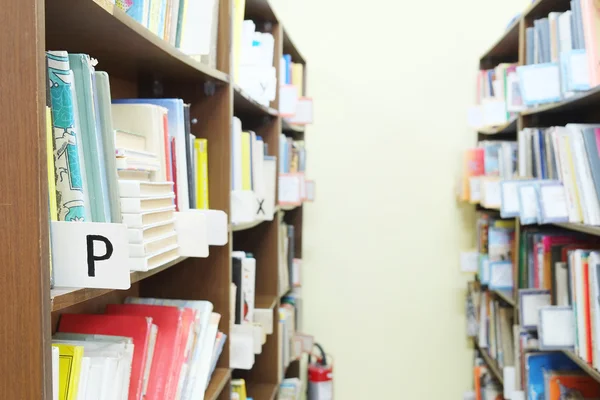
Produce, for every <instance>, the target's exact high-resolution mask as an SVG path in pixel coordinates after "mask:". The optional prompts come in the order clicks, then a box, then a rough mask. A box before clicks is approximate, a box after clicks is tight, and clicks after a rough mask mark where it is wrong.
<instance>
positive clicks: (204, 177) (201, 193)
mask: <svg viewBox="0 0 600 400" xmlns="http://www.w3.org/2000/svg"><path fill="white" fill-rule="evenodd" d="M194 150H195V151H196V156H197V158H198V163H197V164H196V203H197V204H196V208H198V209H203V210H208V209H209V208H210V206H209V193H208V140H207V139H196V140H194Z"/></svg>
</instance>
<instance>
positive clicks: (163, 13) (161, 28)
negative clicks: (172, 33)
mask: <svg viewBox="0 0 600 400" xmlns="http://www.w3.org/2000/svg"><path fill="white" fill-rule="evenodd" d="M152 1H160V2H161V4H160V19H159V21H158V36H159V37H160V38H162V39H164V38H165V20H166V19H167V0H152Z"/></svg>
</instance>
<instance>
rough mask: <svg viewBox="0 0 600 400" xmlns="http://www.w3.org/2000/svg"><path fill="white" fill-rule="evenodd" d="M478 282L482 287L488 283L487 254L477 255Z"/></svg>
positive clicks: (488, 262)
mask: <svg viewBox="0 0 600 400" xmlns="http://www.w3.org/2000/svg"><path fill="white" fill-rule="evenodd" d="M479 280H480V281H481V284H482V285H487V284H488V283H489V282H490V259H489V257H488V255H487V254H480V255H479Z"/></svg>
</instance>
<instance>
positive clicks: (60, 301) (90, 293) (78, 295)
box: [50, 257, 187, 312]
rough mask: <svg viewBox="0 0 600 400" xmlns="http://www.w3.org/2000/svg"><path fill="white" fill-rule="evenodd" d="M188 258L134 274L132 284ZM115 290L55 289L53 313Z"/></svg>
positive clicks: (52, 300) (51, 293)
mask: <svg viewBox="0 0 600 400" xmlns="http://www.w3.org/2000/svg"><path fill="white" fill-rule="evenodd" d="M186 258H187V257H179V258H177V259H176V260H173V261H171V262H168V263H166V264H164V265H161V266H160V267H157V268H154V269H152V270H150V271H147V272H137V271H136V272H132V273H131V283H132V284H133V283H135V282H139V281H141V280H144V279H146V278H148V277H150V276H153V275H156V274H158V273H160V272H162V271H164V270H166V269H169V268H171V267H172V266H174V265H176V264H179V263H180V262H182V261H183V260H185V259H186ZM112 291H113V289H89V288H82V289H76V288H55V289H52V290H51V291H50V297H51V306H52V311H53V312H54V311H59V310H62V309H64V308H67V307H70V306H72V305H75V304H78V303H83V302H84V301H88V300H91V299H93V298H96V297H99V296H102V295H104V294H107V293H110V292H112Z"/></svg>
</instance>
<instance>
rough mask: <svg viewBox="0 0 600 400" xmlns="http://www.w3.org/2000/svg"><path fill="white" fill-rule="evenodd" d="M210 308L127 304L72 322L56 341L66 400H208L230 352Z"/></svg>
mask: <svg viewBox="0 0 600 400" xmlns="http://www.w3.org/2000/svg"><path fill="white" fill-rule="evenodd" d="M212 309H213V307H212V303H210V302H207V301H187V300H168V299H151V298H127V300H126V304H110V305H108V306H107V307H106V312H105V314H64V315H62V316H61V319H60V321H59V325H58V330H57V333H56V334H55V335H54V337H53V344H52V346H53V371H54V373H53V379H54V382H53V384H54V386H53V387H54V388H58V393H56V392H55V393H56V394H58V396H59V398H61V399H107V400H113V399H122V400H124V399H142V398H154V399H166V398H173V399H174V398H182V399H184V398H202V397H203V395H204V392H205V391H206V388H207V387H208V383H209V381H210V377H211V376H212V373H213V371H214V369H215V367H216V363H217V360H218V358H219V355H220V353H221V350H222V348H223V344H224V341H225V336H224V335H223V334H220V335H219V334H218V324H219V320H220V315H219V314H216V313H213V312H212Z"/></svg>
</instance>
